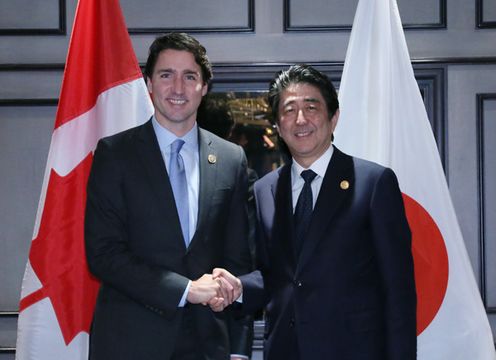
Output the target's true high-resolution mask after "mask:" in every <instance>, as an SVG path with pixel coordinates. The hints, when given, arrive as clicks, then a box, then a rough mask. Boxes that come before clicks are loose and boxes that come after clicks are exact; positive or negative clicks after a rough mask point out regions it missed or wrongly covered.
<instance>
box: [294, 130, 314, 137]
mask: <svg viewBox="0 0 496 360" xmlns="http://www.w3.org/2000/svg"><path fill="white" fill-rule="evenodd" d="M311 134H312V131H311V130H305V131H297V132H295V133H294V136H295V137H297V138H303V137H307V136H310V135H311Z"/></svg>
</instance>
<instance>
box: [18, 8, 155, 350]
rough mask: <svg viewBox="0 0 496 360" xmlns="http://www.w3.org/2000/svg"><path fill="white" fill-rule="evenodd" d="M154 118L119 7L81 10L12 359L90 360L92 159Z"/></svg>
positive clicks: (93, 289) (93, 294)
mask: <svg viewBox="0 0 496 360" xmlns="http://www.w3.org/2000/svg"><path fill="white" fill-rule="evenodd" d="M152 113H153V106H152V104H151V100H150V97H149V95H148V91H147V89H146V85H145V82H144V81H143V75H142V73H141V70H140V68H139V65H138V62H137V60H136V56H135V54H134V51H133V48H132V45H131V41H130V38H129V35H128V33H127V28H126V24H125V21H124V17H123V15H122V11H121V9H120V6H119V2H118V0H80V1H79V3H78V6H77V10H76V17H75V20H74V26H73V31H72V35H71V41H70V44H69V52H68V56H67V62H66V67H65V72H64V79H63V82H62V90H61V94H60V100H59V106H58V109H57V117H56V120H55V128H54V131H53V134H52V140H51V144H50V151H49V154H48V160H47V165H46V170H45V176H44V179H43V187H42V191H41V196H40V202H39V205H38V213H37V216H36V222H35V226H34V234H33V240H32V243H31V249H30V252H29V260H28V263H27V266H26V271H25V275H24V279H23V283H22V292H21V302H20V313H19V321H18V332H17V351H16V359H19V360H28V359H29V360H32V359H43V360H54V359H57V360H65V359H71V360H79V359H87V358H88V339H89V337H88V333H89V329H90V324H91V320H92V317H93V310H94V306H95V300H96V295H97V291H98V286H99V284H98V282H97V280H96V279H95V278H93V277H92V276H91V274H90V273H89V272H88V267H87V264H86V258H85V251H84V233H83V224H84V209H85V204H86V182H87V179H88V175H89V171H90V167H91V163H92V158H93V151H94V149H95V147H96V144H97V142H98V140H99V139H100V138H102V137H104V136H108V135H112V134H115V133H117V132H120V131H123V130H125V129H128V128H130V127H133V126H137V125H139V124H141V123H144V122H145V121H146V120H148V119H149V118H150V116H151V115H152Z"/></svg>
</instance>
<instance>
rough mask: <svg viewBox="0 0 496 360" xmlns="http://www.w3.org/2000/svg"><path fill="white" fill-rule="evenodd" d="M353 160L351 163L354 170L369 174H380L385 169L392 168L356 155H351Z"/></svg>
mask: <svg viewBox="0 0 496 360" xmlns="http://www.w3.org/2000/svg"><path fill="white" fill-rule="evenodd" d="M351 158H352V160H353V164H354V167H355V171H357V172H365V173H369V174H376V175H381V174H382V173H384V172H385V171H391V172H392V170H391V169H390V168H388V167H385V166H383V165H380V164H378V163H376V162H373V161H370V160H365V159H362V158H357V157H353V156H352V157H351Z"/></svg>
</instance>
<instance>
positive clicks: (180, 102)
mask: <svg viewBox="0 0 496 360" xmlns="http://www.w3.org/2000/svg"><path fill="white" fill-rule="evenodd" d="M167 101H169V102H170V103H171V104H172V105H184V104H186V100H185V99H167Z"/></svg>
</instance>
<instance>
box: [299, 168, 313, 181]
mask: <svg viewBox="0 0 496 360" xmlns="http://www.w3.org/2000/svg"><path fill="white" fill-rule="evenodd" d="M300 176H301V177H302V178H303V180H305V184H310V183H311V182H312V181H313V179H315V177H316V176H317V174H316V173H315V172H314V171H313V170H310V169H309V170H303V171H302V172H301V174H300Z"/></svg>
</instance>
